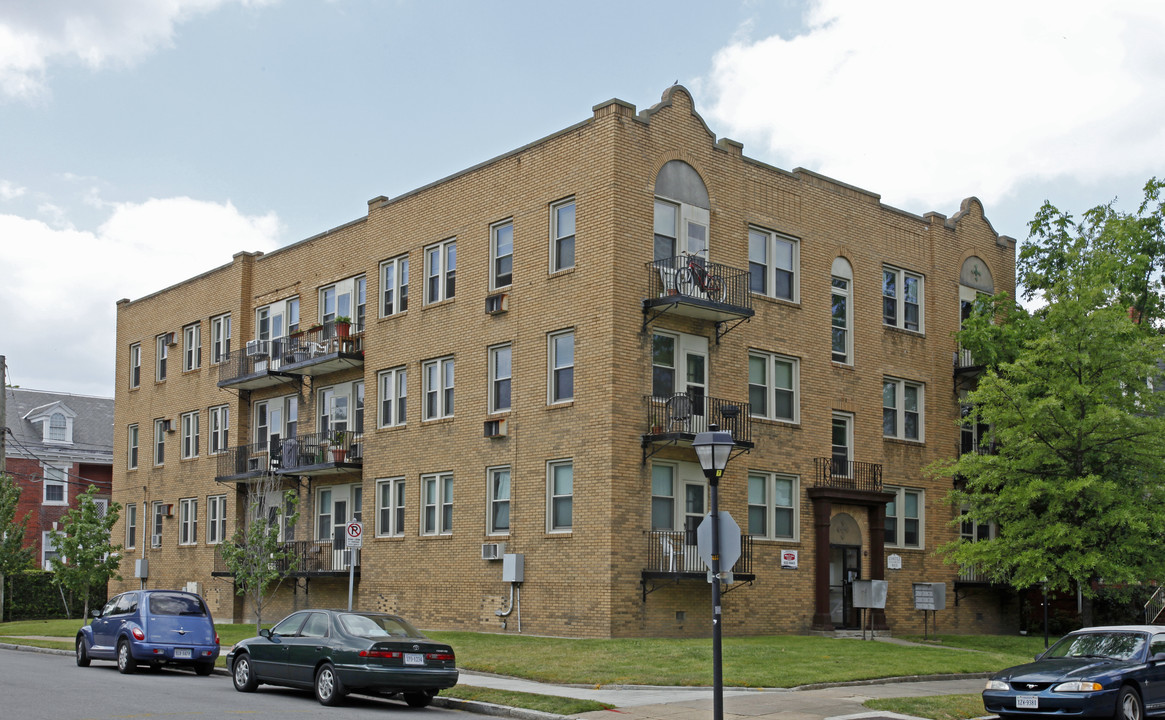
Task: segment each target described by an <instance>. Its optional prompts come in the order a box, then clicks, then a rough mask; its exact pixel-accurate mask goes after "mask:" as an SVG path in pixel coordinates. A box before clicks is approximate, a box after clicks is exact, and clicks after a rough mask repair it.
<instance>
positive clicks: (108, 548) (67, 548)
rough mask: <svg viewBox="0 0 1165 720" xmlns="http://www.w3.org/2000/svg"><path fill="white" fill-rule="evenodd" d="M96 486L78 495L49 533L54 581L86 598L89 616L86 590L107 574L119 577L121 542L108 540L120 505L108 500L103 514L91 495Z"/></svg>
mask: <svg viewBox="0 0 1165 720" xmlns="http://www.w3.org/2000/svg"><path fill="white" fill-rule="evenodd" d="M96 494H97V486H96V485H90V486H89V488H88V489H87V490H86V491H85V492H83V493H81V494H80V495H78V496H77V507H75V508H70V510H69V512H67V513H65V517H64V520H63V521H62V522H61V529H60V530H53V531H52V532H50V533H49V537H50V538H51V540H52V543H53V547H54V548H55V549H56V551H57V553H58V554H59V558H58V559H57V560H56V561H54V562H53V563H52V572H53V575H54V576H55V577H56V579H57V582H59V583H60V584H61V585H62V586H64V587H66V588H68V589H69V590H70V591H71V592H73V593H74V594H80V595H82V596H83V597H84V598H85V617H89V593H90V591H91V590H92V589H93V588H95V587H98V586H100V585H105V584H106V583H108V582H109V579H110V578H116V579H118V580H120V579H121V575H119V574H118V568H119V567H120V566H121V556H120V553H121V545H114V544H112V543H110V540H109V537H110V536H109V532H110V530H112V529H113V526H114V525H115V524H116V523H117V519H118V516H119V513H120V512H121V505H119V504H118V503H110V504H109V507H108V508H106V510H105V512H104V514H103V513H102V512H101V509H100V507H99V506H98V505H97V503H96V501H95V500H94V497H95V496H96Z"/></svg>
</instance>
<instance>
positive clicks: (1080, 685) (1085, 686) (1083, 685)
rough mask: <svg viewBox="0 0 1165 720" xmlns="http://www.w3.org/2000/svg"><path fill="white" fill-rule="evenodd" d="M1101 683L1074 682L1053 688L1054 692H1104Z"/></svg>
mask: <svg viewBox="0 0 1165 720" xmlns="http://www.w3.org/2000/svg"><path fill="white" fill-rule="evenodd" d="M1102 689H1103V687H1102V686H1101V684H1100V683H1096V682H1091V681H1080V680H1075V681H1073V682H1066V683H1060V684H1059V685H1057V686H1056V687H1054V688H1052V691H1053V692H1097V691H1099V690H1102Z"/></svg>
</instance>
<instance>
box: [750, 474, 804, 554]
mask: <svg viewBox="0 0 1165 720" xmlns="http://www.w3.org/2000/svg"><path fill="white" fill-rule="evenodd" d="M796 499H797V478H796V477H794V476H792V475H778V474H776V473H766V472H750V473H749V474H748V534H749V535H755V536H756V537H761V538H767V539H769V540H795V539H796V538H797V504H796Z"/></svg>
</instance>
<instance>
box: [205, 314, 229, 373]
mask: <svg viewBox="0 0 1165 720" xmlns="http://www.w3.org/2000/svg"><path fill="white" fill-rule="evenodd" d="M216 352H217V356H216ZM230 353H231V314H230V313H223V314H222V315H216V316H214V317H212V318H211V319H210V364H211V365H218V364H220V363H224V362H226V361H227V357H228V356H229V355H230Z"/></svg>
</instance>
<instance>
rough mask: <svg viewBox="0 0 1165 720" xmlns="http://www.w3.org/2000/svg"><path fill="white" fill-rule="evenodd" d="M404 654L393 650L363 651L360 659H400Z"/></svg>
mask: <svg viewBox="0 0 1165 720" xmlns="http://www.w3.org/2000/svg"><path fill="white" fill-rule="evenodd" d="M401 655H402V653H399V652H395V651H392V650H361V651H360V657H370V658H399V657H400V656H401Z"/></svg>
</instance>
